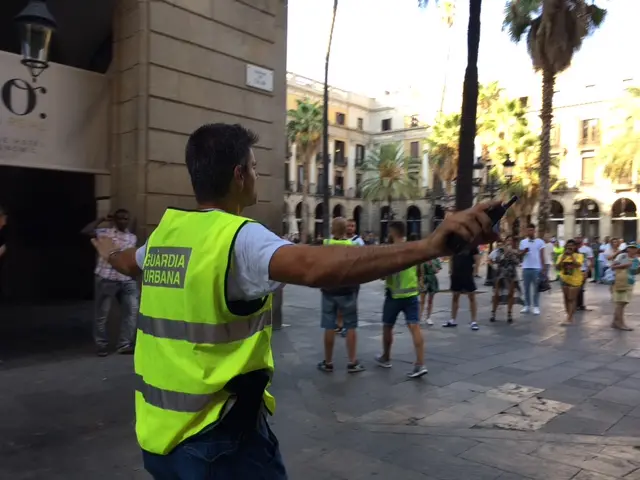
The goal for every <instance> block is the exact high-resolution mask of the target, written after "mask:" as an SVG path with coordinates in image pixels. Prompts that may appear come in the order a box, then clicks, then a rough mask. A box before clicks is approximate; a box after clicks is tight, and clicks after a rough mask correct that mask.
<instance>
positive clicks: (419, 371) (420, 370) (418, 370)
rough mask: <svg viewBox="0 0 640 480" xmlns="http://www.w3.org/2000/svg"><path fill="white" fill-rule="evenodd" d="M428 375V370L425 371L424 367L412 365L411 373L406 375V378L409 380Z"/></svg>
mask: <svg viewBox="0 0 640 480" xmlns="http://www.w3.org/2000/svg"><path fill="white" fill-rule="evenodd" d="M427 373H429V370H427V367H425V366H424V365H414V366H413V371H412V372H409V373H407V377H409V378H420V377H421V376H423V375H425V374H427Z"/></svg>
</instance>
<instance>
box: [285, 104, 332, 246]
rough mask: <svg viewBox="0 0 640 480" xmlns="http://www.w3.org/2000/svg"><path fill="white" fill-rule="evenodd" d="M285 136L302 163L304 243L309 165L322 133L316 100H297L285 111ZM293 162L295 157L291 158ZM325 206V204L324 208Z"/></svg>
mask: <svg viewBox="0 0 640 480" xmlns="http://www.w3.org/2000/svg"><path fill="white" fill-rule="evenodd" d="M287 115H288V117H289V121H288V122H287V136H288V138H289V141H290V142H291V143H295V144H296V149H297V151H299V152H300V154H301V156H302V161H303V164H304V169H303V171H304V178H303V182H304V183H303V187H302V232H301V239H300V240H301V242H302V243H306V241H307V235H308V234H309V202H308V198H309V166H310V163H311V162H315V161H316V160H315V156H316V152H317V150H318V146H319V144H320V135H321V133H322V108H321V107H320V104H319V103H317V102H310V101H309V100H308V99H304V100H297V108H294V109H290V110H289V111H288V112H287ZM291 161H292V162H295V161H296V159H295V158H294V159H292V160H291ZM326 208H327V207H326V206H325V209H326Z"/></svg>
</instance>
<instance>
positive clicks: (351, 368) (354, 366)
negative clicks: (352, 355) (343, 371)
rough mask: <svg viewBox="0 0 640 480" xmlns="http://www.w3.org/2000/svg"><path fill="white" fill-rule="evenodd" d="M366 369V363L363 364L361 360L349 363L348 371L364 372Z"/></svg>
mask: <svg viewBox="0 0 640 480" xmlns="http://www.w3.org/2000/svg"><path fill="white" fill-rule="evenodd" d="M364 370H365V368H364V365H362V364H361V363H360V362H355V363H349V364H348V365H347V372H348V373H358V372H364Z"/></svg>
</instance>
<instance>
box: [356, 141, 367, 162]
mask: <svg viewBox="0 0 640 480" xmlns="http://www.w3.org/2000/svg"><path fill="white" fill-rule="evenodd" d="M364 153H365V150H364V145H356V165H359V164H361V163H362V162H364Z"/></svg>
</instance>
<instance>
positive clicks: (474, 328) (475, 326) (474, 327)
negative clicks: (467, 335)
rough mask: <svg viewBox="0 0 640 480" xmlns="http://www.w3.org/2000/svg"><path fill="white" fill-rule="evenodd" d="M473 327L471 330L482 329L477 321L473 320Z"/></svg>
mask: <svg viewBox="0 0 640 480" xmlns="http://www.w3.org/2000/svg"><path fill="white" fill-rule="evenodd" d="M469 326H470V327H471V330H473V331H476V330H480V327H479V326H478V323H477V322H471V325H469Z"/></svg>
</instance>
